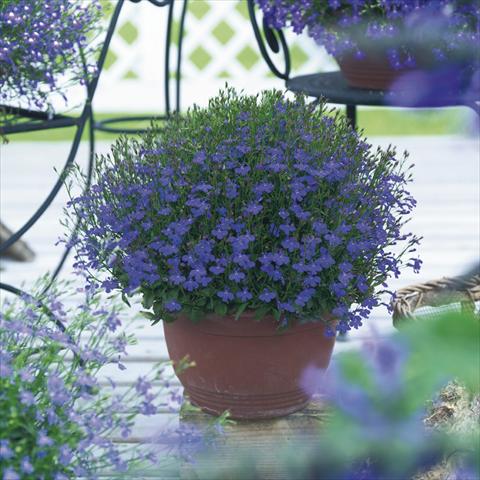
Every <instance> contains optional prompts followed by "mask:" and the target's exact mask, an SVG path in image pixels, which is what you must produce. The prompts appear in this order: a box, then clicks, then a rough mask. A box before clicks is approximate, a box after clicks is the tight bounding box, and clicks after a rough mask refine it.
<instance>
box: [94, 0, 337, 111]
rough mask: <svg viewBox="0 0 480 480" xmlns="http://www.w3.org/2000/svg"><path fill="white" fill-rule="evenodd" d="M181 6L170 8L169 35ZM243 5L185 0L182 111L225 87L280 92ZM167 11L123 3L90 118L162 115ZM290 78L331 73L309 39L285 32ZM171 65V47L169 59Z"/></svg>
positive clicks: (236, 1)
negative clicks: (291, 70)
mask: <svg viewBox="0 0 480 480" xmlns="http://www.w3.org/2000/svg"><path fill="white" fill-rule="evenodd" d="M182 3H183V0H176V1H175V17H176V21H175V22H174V27H176V28H174V31H176V30H177V28H178V17H179V14H180V10H181V7H182ZM246 12H247V8H246V1H245V0H190V2H189V7H188V11H187V16H186V22H185V30H186V33H185V36H184V44H183V62H182V109H184V108H186V107H188V106H189V105H191V104H192V103H194V102H195V103H199V104H205V103H206V101H207V99H208V98H209V97H211V96H212V95H215V94H216V93H217V91H218V89H219V88H221V87H222V86H223V85H224V84H225V82H228V83H229V84H231V85H234V86H235V87H237V88H239V89H243V90H245V91H246V92H251V93H253V92H258V91H259V90H261V89H263V88H272V87H277V88H283V82H282V81H281V80H279V79H277V78H275V77H273V76H272V75H271V74H270V72H269V70H268V67H267V66H266V64H265V62H264V61H263V59H262V58H261V56H260V52H259V50H258V47H257V45H256V43H255V38H254V35H253V31H252V28H251V25H250V22H249V20H248V16H247V14H246ZM166 15H167V9H166V8H158V7H154V6H153V5H151V4H149V3H148V2H143V3H140V4H132V3H128V2H127V4H126V5H125V8H124V10H123V12H122V15H121V18H120V22H119V26H118V28H117V31H116V34H115V36H114V38H113V40H112V44H111V52H110V54H109V59H108V62H107V67H108V68H106V69H105V70H104V72H103V73H102V77H101V82H100V86H99V90H98V92H97V95H96V99H95V107H96V111H99V112H101V111H108V112H120V111H122V112H130V111H131V112H162V111H163V110H164V98H163V66H164V55H165V29H166ZM287 40H288V43H289V45H290V47H291V52H292V57H293V65H294V67H296V68H295V73H312V72H315V71H320V70H326V69H331V68H335V67H334V63H333V61H332V60H331V59H330V58H329V57H328V55H326V53H325V52H324V51H323V50H322V49H320V48H319V47H318V46H317V45H315V44H314V42H313V41H311V40H310V39H309V38H308V37H306V36H302V37H297V36H296V35H294V34H293V33H290V32H287ZM175 58H176V46H175V45H174V48H173V50H172V59H175Z"/></svg>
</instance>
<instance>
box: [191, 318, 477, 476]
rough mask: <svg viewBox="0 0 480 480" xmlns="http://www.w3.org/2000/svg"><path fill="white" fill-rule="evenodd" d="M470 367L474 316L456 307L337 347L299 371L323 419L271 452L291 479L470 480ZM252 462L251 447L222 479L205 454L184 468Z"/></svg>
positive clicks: (206, 469)
mask: <svg viewBox="0 0 480 480" xmlns="http://www.w3.org/2000/svg"><path fill="white" fill-rule="evenodd" d="M479 365H480V322H479V319H478V318H475V317H474V316H473V315H461V314H448V315H447V316H443V317H441V318H438V319H436V320H428V321H427V320H425V321H423V322H419V323H416V324H413V325H409V326H407V327H406V328H404V329H403V330H402V331H401V332H400V333H398V334H396V335H395V336H393V337H392V338H389V339H382V340H380V339H378V340H375V341H371V342H367V343H365V345H364V348H363V349H362V350H361V351H358V352H349V353H345V354H340V355H338V356H337V357H336V359H335V361H334V362H333V364H332V366H331V367H330V369H329V371H328V373H325V372H322V371H319V370H316V369H315V368H311V369H310V370H309V371H307V372H305V376H304V387H305V388H306V390H308V391H309V392H311V393H320V394H323V395H325V396H327V398H328V399H329V403H330V404H331V405H332V406H333V412H332V415H331V416H330V417H329V420H328V421H327V422H325V423H324V424H323V425H321V426H320V428H319V431H318V436H317V437H315V438H316V440H315V441H312V438H311V437H309V438H308V439H305V441H303V442H302V440H301V439H296V441H295V442H293V441H288V442H280V441H279V443H278V445H274V446H273V447H274V448H275V449H276V453H275V458H276V459H278V462H281V463H282V470H283V471H284V472H285V473H286V475H288V477H289V478H292V479H293V478H295V479H302V480H307V479H312V480H313V479H315V480H317V479H318V480H407V479H415V480H419V479H422V480H426V479H428V480H433V479H435V480H440V479H442V480H444V479H447V478H448V479H449V480H474V479H478V478H480V427H479V425H478V419H479V413H480V401H479V398H480V397H479V396H478V395H479V394H480V377H479ZM446 400H450V401H451V402H450V404H446ZM448 405H450V406H448ZM451 405H454V406H453V407H451ZM458 406H460V408H463V411H458V412H455V411H453V412H449V411H448V410H449V408H452V409H455V408H456V407H458ZM246 458H248V460H246ZM262 460H263V459H262V458H261V454H260V455H259V454H256V452H255V451H250V452H248V453H247V454H246V455H242V456H241V457H240V455H238V461H237V462H236V465H234V462H231V463H230V465H229V467H228V475H227V477H226V476H225V475H226V471H225V464H224V463H223V468H222V467H219V466H218V465H219V464H218V463H217V459H216V457H215V451H213V452H211V453H210V455H209V456H206V457H203V458H202V459H201V460H200V461H197V462H196V463H195V464H194V465H193V466H192V467H193V470H194V471H195V472H196V474H197V478H205V479H207V478H208V479H209V480H210V479H216V478H218V479H219V478H231V479H234V478H235V479H243V478H251V479H254V478H261V477H260V476H258V475H259V474H258V473H257V472H258V471H259V468H258V465H259V464H261V462H262ZM219 463H220V464H222V462H219Z"/></svg>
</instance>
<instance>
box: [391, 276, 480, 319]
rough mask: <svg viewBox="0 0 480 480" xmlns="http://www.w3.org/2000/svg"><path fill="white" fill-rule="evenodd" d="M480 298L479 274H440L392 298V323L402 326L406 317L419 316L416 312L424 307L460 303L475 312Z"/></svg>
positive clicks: (407, 288) (399, 291)
mask: <svg viewBox="0 0 480 480" xmlns="http://www.w3.org/2000/svg"><path fill="white" fill-rule="evenodd" d="M478 301H480V275H474V276H472V277H470V278H464V277H455V278H446V277H445V278H441V279H439V280H432V281H430V282H426V283H420V284H418V285H412V286H410V287H406V288H402V289H400V290H398V291H397V294H396V297H395V299H394V300H393V301H392V309H393V325H394V326H395V327H396V328H399V327H400V326H401V324H402V323H403V322H405V321H408V320H410V321H412V320H413V321H415V320H418V318H417V317H415V315H414V312H415V310H417V309H418V308H421V307H426V306H429V307H439V306H441V305H446V304H448V303H460V304H461V307H462V311H464V310H465V311H469V312H472V311H473V310H474V309H475V302H478Z"/></svg>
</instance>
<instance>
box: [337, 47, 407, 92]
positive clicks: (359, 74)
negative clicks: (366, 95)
mask: <svg viewBox="0 0 480 480" xmlns="http://www.w3.org/2000/svg"><path fill="white" fill-rule="evenodd" d="M335 60H336V61H337V63H338V66H339V67H340V70H341V72H342V73H343V76H344V77H345V80H346V81H347V83H348V84H349V85H350V86H351V87H355V88H363V89H368V90H388V89H389V88H390V87H391V86H392V85H393V84H394V83H395V81H396V80H398V79H399V78H400V77H401V76H403V75H405V74H407V73H411V72H412V71H413V69H407V68H402V69H400V70H396V69H394V68H393V67H392V66H391V64H390V62H389V60H388V57H387V55H386V53H385V54H383V55H382V54H379V53H376V52H375V53H370V54H368V53H367V54H366V56H365V57H363V58H357V57H356V56H355V55H353V54H345V55H342V56H339V57H335Z"/></svg>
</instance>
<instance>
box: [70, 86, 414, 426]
mask: <svg viewBox="0 0 480 480" xmlns="http://www.w3.org/2000/svg"><path fill="white" fill-rule="evenodd" d="M409 181H410V173H409V168H405V162H404V160H401V159H397V157H396V155H395V152H394V151H393V150H392V149H388V150H385V151H382V150H374V149H373V148H372V147H371V145H369V144H368V143H366V141H365V139H363V138H362V137H361V136H360V135H359V134H358V133H356V132H355V131H353V130H352V129H351V128H350V126H349V125H348V123H347V122H346V121H345V119H343V118H342V117H340V116H338V115H336V114H334V113H333V112H330V111H327V109H326V107H325V105H316V104H315V105H313V104H308V103H307V101H306V99H305V98H304V97H301V96H299V97H296V98H294V99H291V100H289V99H286V98H285V97H284V96H283V94H282V92H279V91H267V92H264V93H263V94H261V95H258V96H247V95H239V94H237V93H236V92H235V91H233V90H231V89H227V90H226V91H223V92H221V93H220V94H219V96H217V97H216V98H214V99H212V100H211V101H210V103H209V105H208V107H207V108H199V107H194V108H193V109H192V110H190V111H189V112H188V113H187V114H186V115H185V116H184V117H175V118H173V119H172V120H171V122H169V123H168V124H166V125H164V126H162V128H161V129H159V130H158V131H155V130H152V131H151V132H149V133H148V134H147V135H145V136H144V137H143V138H142V139H141V140H140V141H138V140H134V139H125V138H124V139H120V140H118V141H117V143H116V144H115V145H114V147H113V149H112V152H111V154H110V155H108V156H106V157H102V158H101V159H99V161H98V164H97V169H96V182H95V185H94V186H93V188H92V189H91V191H90V192H89V193H87V194H85V195H83V196H81V197H77V198H74V199H73V200H72V201H71V204H70V211H71V212H72V222H74V219H75V218H80V233H79V236H78V239H77V250H78V261H77V264H78V265H79V266H83V267H84V268H85V269H86V270H87V271H90V272H92V273H93V272H94V271H100V272H104V273H106V274H107V276H106V277H104V278H103V280H102V284H103V287H104V288H105V289H106V290H107V291H109V290H112V289H120V290H122V291H123V293H124V294H125V295H126V296H132V295H134V294H137V293H138V294H140V296H141V298H142V303H143V306H144V308H145V312H144V313H145V315H146V316H147V317H148V318H150V319H151V320H152V322H154V323H156V322H159V321H160V320H163V321H164V328H165V335H166V340H167V346H168V349H169V352H170V356H171V358H172V360H174V361H178V360H180V359H181V358H183V357H185V356H187V355H188V356H190V359H191V360H192V361H194V362H195V363H196V367H194V368H191V369H188V370H187V371H185V372H184V373H182V374H181V375H180V380H181V381H182V382H183V384H184V386H185V389H186V392H187V394H188V395H189V396H190V399H191V400H192V401H193V403H195V404H196V405H199V406H200V407H202V408H203V409H204V410H206V411H208V412H211V413H221V412H222V411H224V410H226V409H228V410H230V412H231V414H232V415H233V417H237V418H259V417H273V416H278V415H284V414H287V413H290V412H293V411H295V410H298V409H299V408H302V406H304V405H305V404H306V402H308V397H307V396H306V394H305V393H304V392H303V391H302V390H301V388H300V384H299V380H300V378H301V374H302V372H303V370H304V369H305V368H306V367H307V366H308V365H309V364H314V365H317V366H318V367H320V368H326V367H327V366H328V363H329V359H330V356H331V353H332V349H333V345H334V339H335V333H336V332H337V331H339V332H345V331H347V330H349V329H351V328H358V327H360V326H361V325H362V322H363V321H364V320H365V319H366V318H367V317H368V315H369V313H370V311H371V309H372V308H374V307H375V306H378V305H379V304H380V303H381V302H382V300H381V298H382V297H381V295H382V291H383V292H384V291H385V289H386V282H387V280H388V278H389V277H390V276H392V275H393V276H397V275H398V274H399V273H400V268H401V266H402V265H405V266H410V267H413V268H415V269H416V268H418V266H419V261H418V259H414V258H413V257H414V253H413V252H414V251H415V244H416V243H417V241H418V239H417V238H416V237H415V236H414V235H412V234H411V233H406V232H404V231H403V226H404V224H405V222H406V221H407V219H408V218H409V216H410V214H411V212H412V209H413V207H414V205H415V201H414V200H413V198H412V197H411V196H410V194H409V193H408V192H407V190H406V186H407V184H408V182H409Z"/></svg>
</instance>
